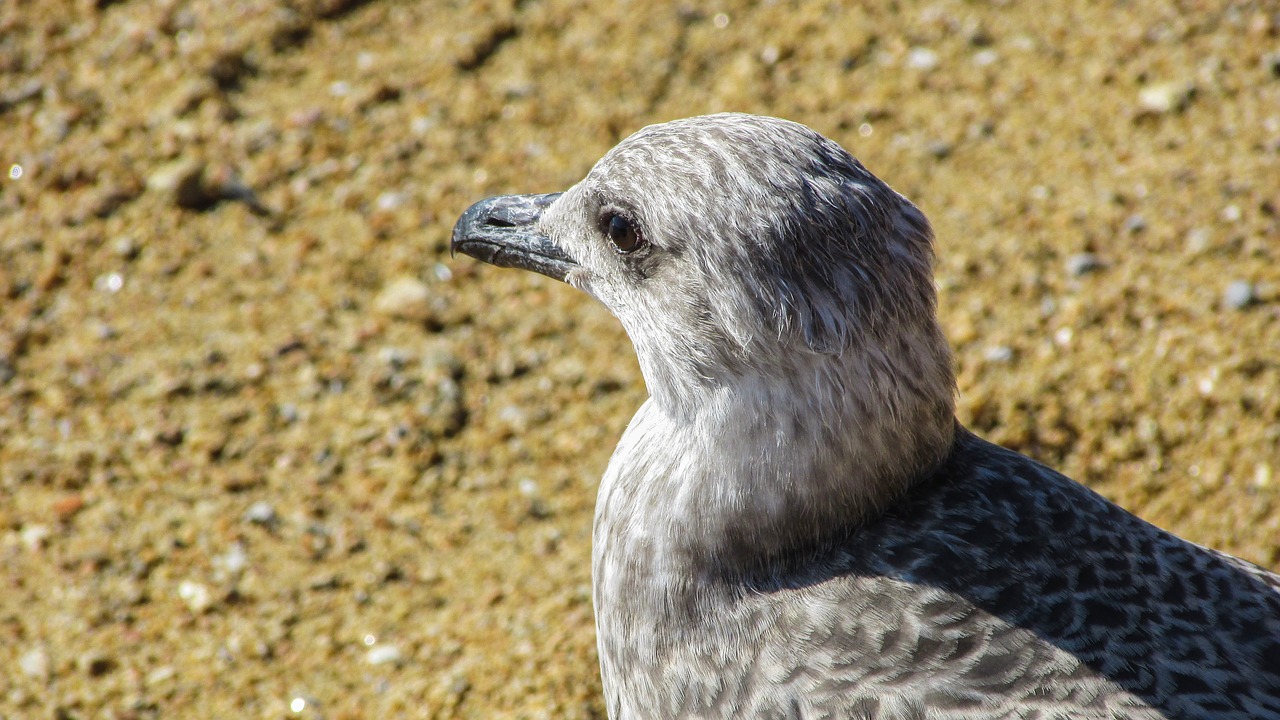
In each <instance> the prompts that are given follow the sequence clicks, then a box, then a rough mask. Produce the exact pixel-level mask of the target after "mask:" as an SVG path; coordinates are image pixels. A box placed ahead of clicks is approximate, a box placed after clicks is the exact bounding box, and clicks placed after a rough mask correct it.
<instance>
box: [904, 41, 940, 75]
mask: <svg viewBox="0 0 1280 720" xmlns="http://www.w3.org/2000/svg"><path fill="white" fill-rule="evenodd" d="M907 67H909V68H912V69H914V70H932V69H934V68H936V67H938V53H936V52H934V51H933V50H930V49H929V48H924V47H916V48H911V52H909V53H907Z"/></svg>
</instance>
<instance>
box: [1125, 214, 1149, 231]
mask: <svg viewBox="0 0 1280 720" xmlns="http://www.w3.org/2000/svg"><path fill="white" fill-rule="evenodd" d="M1124 229H1125V230H1128V231H1129V234H1130V235H1137V234H1138V233H1140V232H1142V231H1143V230H1146V229H1147V220H1146V218H1144V217H1142V216H1141V215H1130V216H1129V217H1128V218H1127V219H1126V220H1125V221H1124Z"/></svg>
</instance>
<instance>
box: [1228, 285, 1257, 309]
mask: <svg viewBox="0 0 1280 720" xmlns="http://www.w3.org/2000/svg"><path fill="white" fill-rule="evenodd" d="M1257 299H1258V292H1257V289H1256V288H1255V287H1254V286H1253V283H1251V282H1249V281H1247V280H1236V281H1234V282H1232V283H1231V284H1230V285H1227V289H1226V292H1224V293H1223V294H1222V303H1223V304H1224V305H1226V306H1227V307H1228V308H1230V309H1232V310H1243V309H1245V308H1247V307H1249V306H1250V305H1252V304H1253V303H1254V301H1255V300H1257Z"/></svg>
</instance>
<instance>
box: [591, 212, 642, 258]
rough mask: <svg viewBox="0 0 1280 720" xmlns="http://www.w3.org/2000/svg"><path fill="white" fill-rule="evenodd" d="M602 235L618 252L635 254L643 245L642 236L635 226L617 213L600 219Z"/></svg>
mask: <svg viewBox="0 0 1280 720" xmlns="http://www.w3.org/2000/svg"><path fill="white" fill-rule="evenodd" d="M600 220H601V222H600V224H601V226H602V228H601V229H603V230H604V234H605V235H607V236H608V237H609V240H610V241H611V242H612V243H613V244H614V246H615V247H617V248H618V251H619V252H624V253H629V252H635V251H636V250H638V249H640V247H641V246H643V245H644V236H642V235H641V234H640V230H639V229H638V228H637V227H636V224H635V223H633V222H631V221H630V220H628V219H627V218H626V217H625V216H623V215H620V214H618V213H607V214H606V215H605V216H604V217H602V218H601V219H600Z"/></svg>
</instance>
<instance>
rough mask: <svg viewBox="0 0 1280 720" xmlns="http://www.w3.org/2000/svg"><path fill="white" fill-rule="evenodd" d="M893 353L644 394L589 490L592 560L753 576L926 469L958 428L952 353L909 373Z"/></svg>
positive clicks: (820, 360) (651, 573)
mask: <svg viewBox="0 0 1280 720" xmlns="http://www.w3.org/2000/svg"><path fill="white" fill-rule="evenodd" d="M890 359H891V358H887V357H873V356H869V355H867V354H865V353H860V354H854V353H849V354H848V355H846V356H839V357H836V356H819V355H812V356H808V357H805V358H800V359H798V360H796V361H795V362H793V363H792V365H791V366H789V367H788V369H787V372H785V373H774V374H772V375H770V376H767V377H766V376H751V375H750V374H741V375H738V376H736V377H735V378H734V379H733V381H732V382H724V383H720V384H719V385H716V386H712V387H706V388H704V390H703V393H704V394H703V395H702V396H700V397H699V398H697V403H696V404H695V405H694V406H693V411H692V412H689V411H688V410H689V407H688V406H685V407H681V408H679V409H678V410H677V411H674V412H673V411H672V409H671V408H668V407H664V406H663V403H662V402H661V400H660V399H659V398H658V396H657V395H656V394H655V397H654V398H652V399H650V401H649V402H647V403H646V404H645V406H644V407H643V408H641V410H640V411H639V412H638V413H637V414H636V416H635V418H634V419H633V420H632V423H631V425H630V426H629V427H628V428H627V431H626V433H625V434H624V435H623V438H622V440H621V442H620V443H619V445H618V449H617V451H616V452H615V454H614V457H613V459H612V460H611V462H610V465H609V469H608V471H607V473H606V476H605V479H604V481H603V483H602V486H601V489H600V500H599V504H598V507H597V515H596V528H595V535H596V543H597V548H596V556H597V557H596V560H597V569H598V570H606V569H605V568H602V567H601V563H612V564H615V566H616V568H619V569H620V568H628V570H627V573H628V574H634V575H636V576H637V577H640V576H645V577H647V578H648V580H646V581H652V582H657V583H662V582H663V580H662V578H667V579H668V580H670V581H671V582H679V583H687V580H679V578H698V577H711V576H718V577H722V576H724V575H726V574H728V575H730V576H733V575H739V574H755V573H758V572H760V571H761V570H762V569H765V570H767V569H769V568H772V567H776V566H777V565H778V563H779V559H780V558H784V557H787V556H795V555H796V554H804V553H806V552H808V551H810V550H816V549H817V548H818V546H821V545H823V544H824V543H830V542H832V541H834V539H835V536H836V535H838V534H841V533H847V532H848V531H849V529H850V528H852V527H855V526H856V525H857V524H858V523H859V522H861V521H862V520H863V519H865V518H866V517H867V516H868V515H870V514H872V513H875V512H877V511H878V510H879V508H881V507H883V506H884V505H885V504H886V503H887V502H889V501H890V500H892V499H893V498H894V497H896V496H897V495H899V494H900V493H902V492H904V491H905V490H906V489H907V488H908V487H910V485H911V484H912V483H913V482H916V481H918V480H919V479H921V478H923V477H926V476H927V475H928V474H929V473H930V472H931V471H932V469H933V468H934V467H936V466H937V464H938V463H940V462H941V461H942V459H943V458H944V457H945V456H946V453H947V451H948V450H949V448H950V446H951V442H952V440H953V437H954V433H955V421H954V416H953V407H954V406H953V390H952V383H953V380H952V376H951V373H950V367H949V358H945V359H944V360H943V361H941V362H935V363H932V365H935V366H936V367H925V368H923V369H921V368H914V369H908V371H906V372H904V368H903V367H902V366H901V363H902V358H901V357H895V358H892V360H893V362H892V363H890V362H889V360H890ZM911 370H914V371H911ZM646 565H647V567H644V566H646ZM606 572H607V571H606ZM600 579H601V578H597V581H600ZM615 579H616V578H615ZM598 589H601V590H602V591H603V589H602V588H598Z"/></svg>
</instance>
